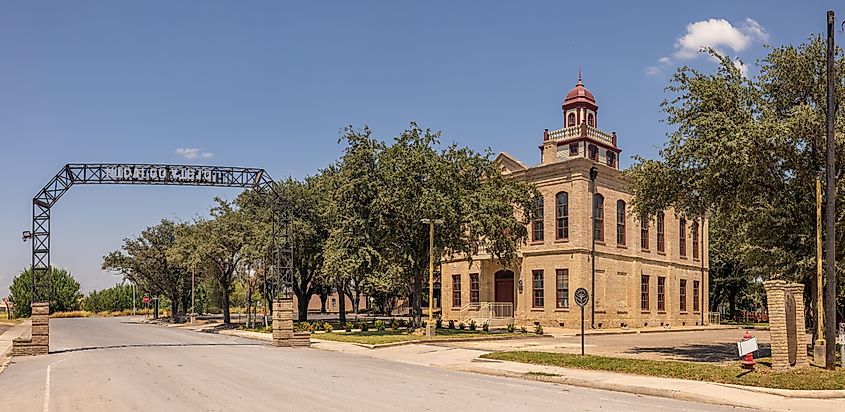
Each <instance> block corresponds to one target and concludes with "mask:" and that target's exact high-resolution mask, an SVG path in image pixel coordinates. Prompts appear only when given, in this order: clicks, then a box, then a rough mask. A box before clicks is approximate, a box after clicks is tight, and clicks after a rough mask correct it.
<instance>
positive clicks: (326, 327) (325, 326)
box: [323, 322, 334, 333]
mask: <svg viewBox="0 0 845 412" xmlns="http://www.w3.org/2000/svg"><path fill="white" fill-rule="evenodd" d="M323 330H324V331H325V332H326V333H332V330H334V328H333V327H332V324H331V323H329V322H324V323H323Z"/></svg>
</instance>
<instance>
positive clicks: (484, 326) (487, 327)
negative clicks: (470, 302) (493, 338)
mask: <svg viewBox="0 0 845 412" xmlns="http://www.w3.org/2000/svg"><path fill="white" fill-rule="evenodd" d="M481 330H483V331H485V332H490V325H489V324H487V322H484V323H483V324H482V325H481Z"/></svg>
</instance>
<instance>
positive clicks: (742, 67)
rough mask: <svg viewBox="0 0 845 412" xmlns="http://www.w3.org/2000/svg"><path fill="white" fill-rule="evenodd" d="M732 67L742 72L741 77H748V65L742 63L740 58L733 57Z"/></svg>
mask: <svg viewBox="0 0 845 412" xmlns="http://www.w3.org/2000/svg"><path fill="white" fill-rule="evenodd" d="M733 64H734V67H736V68H737V69H739V72H740V73H742V77H748V65H747V64H745V63H743V62H742V60H740V59H733Z"/></svg>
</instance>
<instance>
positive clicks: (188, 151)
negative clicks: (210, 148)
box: [176, 147, 214, 159]
mask: <svg viewBox="0 0 845 412" xmlns="http://www.w3.org/2000/svg"><path fill="white" fill-rule="evenodd" d="M176 154H177V155H179V156H182V157H184V158H185V159H196V158H198V157H201V158H203V159H210V158H211V157H212V156H214V153H211V152H203V151H202V149H200V148H197V147H190V148H188V147H180V148H178V149H176Z"/></svg>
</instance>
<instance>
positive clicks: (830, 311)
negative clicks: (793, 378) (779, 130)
mask: <svg viewBox="0 0 845 412" xmlns="http://www.w3.org/2000/svg"><path fill="white" fill-rule="evenodd" d="M835 21H836V18H835V17H834V14H833V10H828V11H827V165H826V166H827V170H826V171H827V187H826V190H825V194H826V195H827V199H826V202H825V203H826V206H827V207H826V210H825V213H826V216H825V217H826V218H827V219H826V222H825V223H826V225H825V226H826V228H825V229H826V232H827V256H826V259H825V278H826V281H827V284H826V285H825V301H826V303H827V306H826V308H825V309H826V312H827V313H826V314H825V318H827V319H826V320H827V324H826V325H825V340H826V341H827V346H826V348H825V349H826V350H825V352H826V356H825V361H826V362H825V368H826V369H828V370H834V369H835V368H836V348H835V345H834V342H836V268H835V267H834V265H835V264H836V226H835V223H836V222H835V216H834V215H835V214H836V169H835V167H836V142H835V141H834V137H833V127H834V119H835V115H836V96H835V94H834V93H835V83H834V76H835V71H834V67H833V53H834V43H833V33H834V32H833V24H834V22H835Z"/></svg>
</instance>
